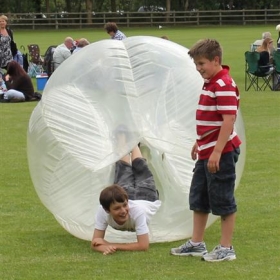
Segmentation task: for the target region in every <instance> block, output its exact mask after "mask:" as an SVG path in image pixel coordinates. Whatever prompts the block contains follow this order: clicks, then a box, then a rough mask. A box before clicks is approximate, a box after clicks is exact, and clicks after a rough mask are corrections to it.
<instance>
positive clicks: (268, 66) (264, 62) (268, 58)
mask: <svg viewBox="0 0 280 280" xmlns="http://www.w3.org/2000/svg"><path fill="white" fill-rule="evenodd" d="M272 44H273V40H272V39H271V38H266V39H264V40H263V42H262V44H261V46H259V47H258V48H257V49H256V51H257V52H259V53H260V60H259V66H260V70H261V71H262V72H264V73H266V72H269V71H272V70H273V67H272V62H273V59H272V57H273V54H272V53H271V51H270V45H272Z"/></svg>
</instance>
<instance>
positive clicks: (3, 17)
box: [0, 15, 8, 21]
mask: <svg viewBox="0 0 280 280" xmlns="http://www.w3.org/2000/svg"><path fill="white" fill-rule="evenodd" d="M0 19H3V20H5V21H8V17H6V16H5V15H1V16H0Z"/></svg>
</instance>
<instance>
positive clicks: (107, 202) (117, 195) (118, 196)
mask: <svg viewBox="0 0 280 280" xmlns="http://www.w3.org/2000/svg"><path fill="white" fill-rule="evenodd" d="M126 200H128V195H127V192H126V191H125V189H124V188H122V187H121V186H119V185H117V184H114V185H112V186H109V187H107V188H105V189H104V190H103V191H102V192H101V193H100V196H99V202H100V204H101V205H102V207H103V208H104V210H106V211H109V210H110V206H111V204H112V203H114V202H125V201H126Z"/></svg>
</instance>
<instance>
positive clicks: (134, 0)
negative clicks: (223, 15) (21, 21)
mask: <svg viewBox="0 0 280 280" xmlns="http://www.w3.org/2000/svg"><path fill="white" fill-rule="evenodd" d="M0 7H1V13H3V14H5V13H38V14H39V13H53V12H56V13H61V12H88V13H92V12H126V11H129V12H137V11H138V10H139V8H140V7H143V9H142V10H146V11H155V12H156V11H158V10H160V11H186V10H219V9H222V10H241V9H279V8H280V1H279V0H272V1H269V0H263V1H261V0H260V1H255V0H244V1H243V0H235V1H233V0H224V1H219V0H208V1H205V0H21V1H18V0H0Z"/></svg>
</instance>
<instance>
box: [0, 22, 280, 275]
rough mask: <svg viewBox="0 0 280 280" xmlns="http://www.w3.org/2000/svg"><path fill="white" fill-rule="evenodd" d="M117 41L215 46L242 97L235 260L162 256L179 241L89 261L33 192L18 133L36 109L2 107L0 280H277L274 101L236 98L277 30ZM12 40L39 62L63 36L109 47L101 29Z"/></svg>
mask: <svg viewBox="0 0 280 280" xmlns="http://www.w3.org/2000/svg"><path fill="white" fill-rule="evenodd" d="M122 31H124V32H125V33H126V35H127V36H133V35H153V36H158V37H159V36H162V35H167V36H168V37H169V38H170V40H173V41H175V42H177V43H179V44H182V45H184V46H186V47H190V46H191V45H192V44H193V43H195V42H196V41H197V40H198V39H200V38H206V37H210V38H216V39H218V40H219V41H220V42H221V44H222V46H223V49H224V59H223V60H224V64H228V65H230V66H231V70H232V71H231V74H232V76H233V77H234V79H235V81H236V83H237V84H238V86H239V88H240V92H241V110H242V114H243V119H244V123H245V128H246V140H247V156H246V165H245V170H244V172H243V177H242V179H241V183H240V185H239V187H238V189H237V191H236V198H237V202H238V215H237V222H236V229H235V234H234V246H235V249H236V251H237V260H236V261H234V262H224V263H218V264H213V263H206V262H201V261H200V260H199V259H198V258H184V257H175V256H170V255H169V250H170V248H171V247H174V246H178V245H180V244H181V243H182V241H177V242H171V243H162V244H151V246H150V250H149V251H148V252H117V253H116V254H113V255H110V256H103V255H101V254H99V253H95V252H92V251H91V250H90V244H89V242H86V241H82V240H79V239H77V238H75V237H73V236H71V235H70V234H69V233H67V232H66V231H65V230H64V229H63V228H62V227H61V226H60V225H59V224H58V223H57V222H56V220H55V219H54V218H53V216H52V214H51V213H50V212H49V211H48V210H47V209H46V208H45V207H44V206H43V205H42V204H41V202H40V200H39V198H38V196H37V194H36V192H35V190H34V188H33V185H32V182H31V179H30V176H29V171H28V165H27V155H26V132H27V126H28V121H29V117H30V114H31V112H32V110H33V108H34V107H35V106H36V102H31V103H28V102H27V103H18V104H16V103H13V104H12V103H11V104H0V151H1V153H0V155H1V161H0V179H1V187H0V192H1V193H0V197H1V203H0V207H1V211H0V215H1V216H0V222H1V224H0V228H1V235H0V279H3V280H12V279H16V280H17V279H26V280H33V279H34V280H35V279H36V280H37V279H40V280H49V279H55V280H56V279H58V280H63V279H65V280H66V279H67V280H69V279H82V280H83V279H85V280H86V279H96V280H99V279H106V280H107V279H112V280H117V279H120V280H127V279H139V280H140V279H151V280H155V279H158V280H162V279H168V280H169V279H170V280H175V279H192V280H201V279H207V280H208V279H226V280H227V279H238V280H241V279H246V280H247V279H250V280H251V279H260V280H264V279H265V280H267V279H269V280H277V279H280V253H279V252H280V239H279V234H280V216H279V213H280V188H279V187H280V184H279V182H280V180H279V179H280V160H279V158H280V152H279V151H280V110H279V108H280V91H278V92H272V91H270V90H267V91H265V92H255V91H253V90H251V91H249V92H245V91H244V76H245V74H244V64H245V63H244V52H245V51H246V50H248V49H249V46H250V43H251V42H253V41H254V40H255V39H258V38H259V37H260V36H261V34H262V32H263V31H271V33H272V34H273V35H275V39H276V38H277V34H276V31H275V26H257V27H238V28H236V27H227V28H226V27H216V28H208V27H199V28H195V27H194V28H190V27H188V28H185V29H183V28H180V29H174V28H168V27H164V28H163V29H149V28H147V29H123V30H122ZM14 36H15V40H16V42H17V44H18V45H19V46H20V45H24V46H26V45H27V44H31V43H36V44H39V46H40V47H41V53H42V54H43V53H44V52H45V50H46V49H47V47H48V46H49V45H53V44H55V45H57V44H60V43H61V42H62V41H63V39H64V37H66V36H72V37H73V38H75V39H76V38H81V37H85V38H87V39H88V40H89V41H91V42H95V41H98V40H101V39H107V38H108V36H107V34H106V33H105V32H104V30H102V29H100V30H93V29H92V30H88V29H86V30H63V31H17V30H14ZM34 83H35V80H34ZM42 148H43V147H42ZM186 203H187V201H186ZM167 226H168V225H167ZM219 226H220V225H219V222H215V223H214V224H213V225H212V226H211V227H210V228H208V229H207V231H206V235H205V241H206V243H207V245H208V249H211V248H212V247H213V246H215V245H216V243H217V240H218V239H219Z"/></svg>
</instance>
